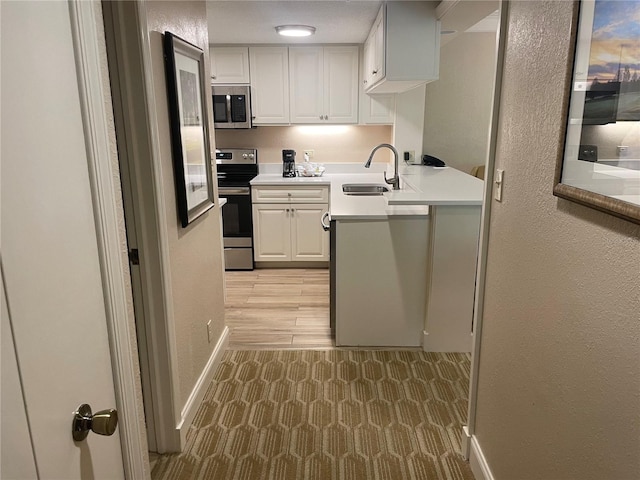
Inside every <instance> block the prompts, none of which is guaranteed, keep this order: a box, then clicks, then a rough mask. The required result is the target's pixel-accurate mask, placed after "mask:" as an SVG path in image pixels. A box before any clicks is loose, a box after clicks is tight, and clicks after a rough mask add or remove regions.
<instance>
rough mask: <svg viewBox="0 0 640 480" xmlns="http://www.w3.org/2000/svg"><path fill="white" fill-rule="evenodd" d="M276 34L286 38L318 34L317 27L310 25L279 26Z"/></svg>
mask: <svg viewBox="0 0 640 480" xmlns="http://www.w3.org/2000/svg"><path fill="white" fill-rule="evenodd" d="M276 32H278V34H279V35H283V36H285V37H308V36H309V35H313V34H314V33H316V27H310V26H309V25H278V26H277V27H276Z"/></svg>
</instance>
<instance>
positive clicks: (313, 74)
mask: <svg viewBox="0 0 640 480" xmlns="http://www.w3.org/2000/svg"><path fill="white" fill-rule="evenodd" d="M322 51H323V49H322V47H289V87H290V88H291V91H290V94H291V97H290V99H291V102H290V107H291V123H324V122H325V118H324V115H325V113H326V112H325V111H324V75H323V72H322V70H323V68H324V63H323V55H322Z"/></svg>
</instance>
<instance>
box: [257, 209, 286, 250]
mask: <svg viewBox="0 0 640 480" xmlns="http://www.w3.org/2000/svg"><path fill="white" fill-rule="evenodd" d="M290 216H291V207H290V206H289V205H288V204H283V203H281V204H254V205H253V242H254V245H253V250H254V259H255V261H256V262H262V261H277V260H281V261H284V260H291V230H290V222H291V220H290Z"/></svg>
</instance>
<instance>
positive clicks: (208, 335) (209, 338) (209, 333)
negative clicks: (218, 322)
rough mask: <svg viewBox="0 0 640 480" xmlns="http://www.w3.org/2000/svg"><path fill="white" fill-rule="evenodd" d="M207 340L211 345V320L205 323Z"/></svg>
mask: <svg viewBox="0 0 640 480" xmlns="http://www.w3.org/2000/svg"><path fill="white" fill-rule="evenodd" d="M207 340H208V341H209V343H211V319H209V321H208V322H207Z"/></svg>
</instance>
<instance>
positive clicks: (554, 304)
mask: <svg viewBox="0 0 640 480" xmlns="http://www.w3.org/2000/svg"><path fill="white" fill-rule="evenodd" d="M509 8H510V14H509V24H508V29H509V30H508V40H507V51H506V60H505V70H504V77H503V78H504V83H503V92H502V98H501V102H500V109H501V110H500V125H499V129H500V130H499V131H500V136H499V139H498V145H497V159H496V163H497V165H496V166H497V168H503V169H504V170H505V184H504V191H503V201H502V203H497V202H495V201H493V204H492V218H491V232H490V237H489V251H488V262H487V278H486V294H485V299H484V302H485V303H484V304H485V307H484V313H483V318H484V327H483V330H482V346H481V350H480V357H479V366H480V374H479V380H478V385H479V390H478V404H477V422H476V435H477V439H478V441H479V444H480V447H481V449H482V451H483V453H484V455H485V457H486V459H487V461H488V464H489V467H490V468H491V470H492V472H493V475H494V477H495V478H496V479H519V480H524V479H536V480H538V479H563V480H569V479H580V480H589V479H593V480H601V479H605V478H606V479H616V480H621V479H632V478H638V472H640V455H639V454H638V445H639V444H638V440H639V439H640V415H639V414H638V412H639V399H640V361H639V356H638V353H639V352H640V313H639V312H640V284H639V278H640V225H636V224H632V223H630V222H627V221H624V220H621V219H618V218H616V217H613V216H610V215H607V214H605V213H601V212H598V211H596V210H593V209H590V208H587V207H584V206H581V205H578V204H575V203H573V202H570V201H567V200H562V199H558V198H556V197H554V196H553V195H552V187H553V179H554V171H555V162H556V157H557V156H558V153H559V151H560V150H561V147H560V146H559V144H560V134H559V132H560V131H561V129H562V126H563V124H564V112H563V107H562V105H563V98H564V95H565V94H566V92H565V91H564V79H565V75H566V70H567V69H566V65H567V61H568V52H569V50H570V25H571V10H572V2H558V1H518V2H510V6H509Z"/></svg>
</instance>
